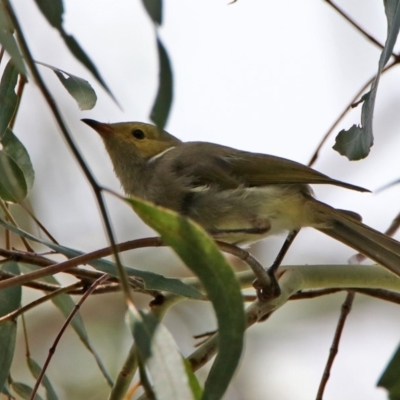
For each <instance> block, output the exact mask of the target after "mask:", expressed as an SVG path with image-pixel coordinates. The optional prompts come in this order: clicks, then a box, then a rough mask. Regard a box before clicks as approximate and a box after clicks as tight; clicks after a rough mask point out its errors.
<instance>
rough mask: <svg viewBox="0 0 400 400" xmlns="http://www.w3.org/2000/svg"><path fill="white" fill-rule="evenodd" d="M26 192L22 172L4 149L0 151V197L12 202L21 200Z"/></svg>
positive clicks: (26, 188)
mask: <svg viewBox="0 0 400 400" xmlns="http://www.w3.org/2000/svg"><path fill="white" fill-rule="evenodd" d="M27 194H28V187H27V184H26V181H25V176H24V173H23V172H22V170H21V168H20V167H19V166H18V165H17V163H16V162H15V161H14V160H13V159H12V158H11V157H9V156H8V155H7V154H6V153H5V152H4V151H0V197H1V198H2V199H3V200H4V201H9V202H12V203H19V202H21V201H22V200H23V199H24V198H25V197H26V195H27Z"/></svg>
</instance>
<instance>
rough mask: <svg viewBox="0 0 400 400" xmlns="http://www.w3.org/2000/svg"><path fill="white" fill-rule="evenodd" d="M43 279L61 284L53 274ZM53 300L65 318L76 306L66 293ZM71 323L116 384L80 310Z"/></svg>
mask: <svg viewBox="0 0 400 400" xmlns="http://www.w3.org/2000/svg"><path fill="white" fill-rule="evenodd" d="M21 266H22V268H24V267H25V269H26V270H28V271H37V270H38V269H39V268H40V267H38V266H36V265H27V264H21ZM23 271H24V270H23ZM42 280H43V281H45V282H48V283H51V284H53V285H59V282H58V281H57V279H55V278H54V277H53V276H45V277H43V278H42ZM51 301H52V303H53V304H54V305H55V306H56V307H57V308H58V309H59V311H60V312H61V314H62V315H63V316H64V317H65V318H67V317H68V316H69V315H70V314H71V312H72V311H73V310H74V308H75V302H74V301H73V299H72V297H71V296H70V295H68V294H65V293H61V294H59V295H58V296H55V297H53V298H52V299H51ZM70 324H71V327H72V328H73V329H74V331H75V332H76V334H77V335H78V337H79V339H80V340H81V341H82V343H83V344H84V345H85V347H86V348H87V349H88V350H89V351H90V353H92V355H93V356H94V358H95V360H96V363H97V365H98V367H99V369H100V371H101V373H102V374H103V376H104V377H105V379H106V381H107V383H108V384H109V385H110V386H112V385H113V384H114V382H113V379H112V378H111V376H110V374H109V373H108V371H107V369H106V368H105V366H104V364H103V362H102V360H101V358H100V356H99V355H98V353H97V351H96V349H95V348H94V346H93V345H92V343H91V341H90V339H89V335H88V333H87V331H86V328H85V324H84V322H83V319H82V317H81V314H80V313H79V312H77V313H76V314H75V316H74V317H73V318H72V320H71V322H70Z"/></svg>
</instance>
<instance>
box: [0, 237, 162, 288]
mask: <svg viewBox="0 0 400 400" xmlns="http://www.w3.org/2000/svg"><path fill="white" fill-rule="evenodd" d="M161 245H163V243H162V241H161V239H160V238H158V237H155V238H145V239H137V240H130V241H129V242H125V243H121V244H117V245H116V246H115V249H116V251H126V250H132V249H135V248H142V247H157V246H161ZM112 251H113V249H112V248H111V247H105V248H103V249H100V250H96V251H93V252H91V253H87V254H82V255H80V256H77V257H74V258H71V259H69V260H67V261H63V262H61V263H58V264H53V265H50V266H48V267H45V268H43V269H40V270H38V271H32V272H29V273H27V274H24V275H19V276H16V277H14V278H10V279H7V280H4V281H1V282H0V289H5V288H6V287H11V286H15V285H23V284H25V283H26V282H30V281H31V280H35V279H39V278H42V277H44V276H47V275H54V274H57V273H59V272H65V271H67V270H69V269H71V268H73V267H76V266H78V265H81V264H87V263H90V262H91V261H94V260H97V259H99V258H101V257H106V256H109V255H110V254H112ZM128 281H129V282H131V283H132V280H130V279H129V278H128Z"/></svg>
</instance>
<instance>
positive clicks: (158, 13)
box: [142, 0, 162, 25]
mask: <svg viewBox="0 0 400 400" xmlns="http://www.w3.org/2000/svg"><path fill="white" fill-rule="evenodd" d="M142 3H143V5H144V8H145V9H146V11H147V14H149V17H150V18H151V19H152V20H153V22H154V23H155V24H157V25H161V24H162V1H161V0H142Z"/></svg>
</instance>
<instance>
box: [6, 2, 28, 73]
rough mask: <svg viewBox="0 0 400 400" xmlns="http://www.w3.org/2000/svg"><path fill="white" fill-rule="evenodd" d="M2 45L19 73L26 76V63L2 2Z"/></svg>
mask: <svg viewBox="0 0 400 400" xmlns="http://www.w3.org/2000/svg"><path fill="white" fill-rule="evenodd" d="M0 44H1V45H2V46H3V47H4V49H5V51H6V52H7V53H8V54H9V56H10V57H11V59H12V61H13V63H14V65H15V66H16V68H17V70H18V72H20V73H21V74H23V75H26V69H25V65H24V61H23V59H22V55H21V52H20V51H19V48H18V45H17V42H16V41H15V38H14V36H13V27H12V24H11V21H10V20H9V18H8V15H7V13H6V10H5V9H4V6H3V3H2V2H0Z"/></svg>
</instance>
